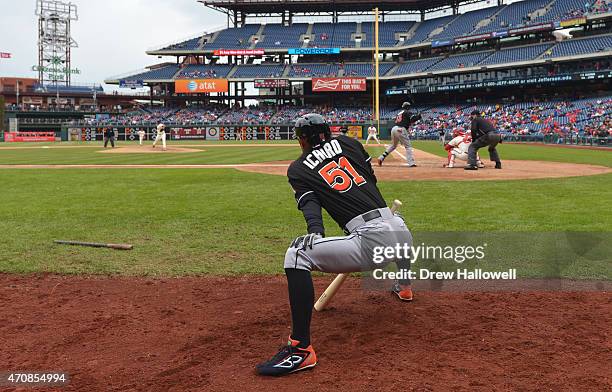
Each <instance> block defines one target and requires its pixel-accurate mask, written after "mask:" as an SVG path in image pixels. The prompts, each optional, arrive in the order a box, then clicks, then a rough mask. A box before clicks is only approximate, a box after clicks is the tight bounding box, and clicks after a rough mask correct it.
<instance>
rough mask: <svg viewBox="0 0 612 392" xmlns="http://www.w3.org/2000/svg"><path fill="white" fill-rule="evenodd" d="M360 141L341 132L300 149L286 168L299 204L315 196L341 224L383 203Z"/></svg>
mask: <svg viewBox="0 0 612 392" xmlns="http://www.w3.org/2000/svg"><path fill="white" fill-rule="evenodd" d="M370 160H371V158H370V156H369V155H368V153H367V152H366V151H365V149H364V148H363V145H362V144H361V143H360V142H358V141H357V140H354V139H352V138H350V137H347V136H344V135H340V136H338V137H335V138H332V140H331V141H329V142H327V143H324V144H323V145H322V146H319V147H318V148H315V149H313V150H312V151H310V152H305V153H303V154H302V155H301V156H300V157H299V158H298V159H297V160H296V161H294V162H293V163H292V164H291V165H290V166H289V169H288V170H287V177H288V178H289V183H290V184H291V186H292V187H293V190H294V191H295V199H296V200H297V203H298V208H299V209H300V210H301V209H302V206H303V205H304V204H305V203H307V202H308V201H310V200H313V199H315V200H316V201H317V202H318V203H319V204H320V205H321V207H323V208H324V209H325V210H326V211H327V212H328V213H329V215H330V216H331V217H332V218H333V219H334V220H335V221H336V222H337V223H338V224H339V225H340V227H341V228H344V226H345V225H346V224H347V223H348V222H349V221H350V220H351V219H353V218H354V217H356V216H358V215H361V214H364V213H366V212H368V211H371V210H374V209H376V208H383V207H386V206H387V205H386V203H385V200H384V199H383V197H382V195H381V194H380V191H379V190H378V187H377V186H376V176H375V175H374V171H373V170H372V165H371V164H370Z"/></svg>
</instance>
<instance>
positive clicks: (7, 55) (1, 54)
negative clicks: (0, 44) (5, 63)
mask: <svg viewBox="0 0 612 392" xmlns="http://www.w3.org/2000/svg"><path fill="white" fill-rule="evenodd" d="M10 58H11V54H10V53H6V52H0V59H10Z"/></svg>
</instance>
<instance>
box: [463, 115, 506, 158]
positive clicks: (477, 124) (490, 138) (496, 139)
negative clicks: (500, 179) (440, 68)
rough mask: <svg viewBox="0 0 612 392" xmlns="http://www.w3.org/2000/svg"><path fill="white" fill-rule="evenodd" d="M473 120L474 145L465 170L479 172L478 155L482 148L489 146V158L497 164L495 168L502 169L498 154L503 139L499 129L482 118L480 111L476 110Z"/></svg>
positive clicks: (469, 150) (471, 147) (469, 153)
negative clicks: (498, 145) (498, 146)
mask: <svg viewBox="0 0 612 392" xmlns="http://www.w3.org/2000/svg"><path fill="white" fill-rule="evenodd" d="M470 118H471V119H472V125H471V130H472V144H470V148H469V149H468V164H467V165H466V166H465V167H464V169H465V170H478V166H477V165H476V155H477V154H478V150H479V149H481V148H482V147H485V146H489V157H490V158H491V161H492V162H495V168H496V169H501V168H502V165H501V160H500V159H499V154H498V153H497V148H495V147H496V146H497V144H499V143H501V142H502V137H501V135H500V134H499V133H497V129H496V128H495V127H494V126H493V123H491V121H489V120H485V119H484V118H482V117H481V116H480V112H479V111H478V110H474V111H473V112H472V114H471V115H470Z"/></svg>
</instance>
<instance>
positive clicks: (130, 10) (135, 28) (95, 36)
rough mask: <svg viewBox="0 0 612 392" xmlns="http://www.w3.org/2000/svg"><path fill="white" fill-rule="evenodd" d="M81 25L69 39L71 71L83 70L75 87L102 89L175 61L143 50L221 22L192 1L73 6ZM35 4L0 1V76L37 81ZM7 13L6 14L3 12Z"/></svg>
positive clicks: (98, 1)
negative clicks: (109, 81)
mask: <svg viewBox="0 0 612 392" xmlns="http://www.w3.org/2000/svg"><path fill="white" fill-rule="evenodd" d="M72 2H73V3H75V4H76V5H77V7H78V14H79V20H78V21H76V22H73V24H72V36H73V38H74V39H75V40H76V41H77V43H78V45H79V47H78V48H75V49H73V50H72V66H73V67H76V68H79V69H80V70H81V75H77V76H76V77H74V79H73V83H74V84H78V83H96V84H98V83H102V82H103V80H104V79H105V78H108V77H109V76H113V75H117V74H122V73H125V72H129V71H132V70H135V69H140V68H143V67H144V66H146V65H151V64H155V63H157V62H161V61H172V60H173V58H170V57H168V58H164V59H163V60H160V59H158V58H157V57H155V56H148V55H146V54H145V51H146V50H147V49H150V48H151V47H156V46H160V45H162V44H165V43H171V42H176V41H179V40H181V39H183V38H187V37H191V36H194V35H196V34H198V33H201V32H202V31H205V30H210V29H211V28H212V27H215V26H220V25H223V23H224V22H225V16H224V15H222V14H219V13H216V12H214V11H212V10H210V9H209V8H206V7H204V6H203V5H202V4H201V3H198V2H197V1H196V0H76V1H74V0H73V1H72ZM35 5H36V2H35V0H20V1H14V0H0V9H1V10H3V12H2V13H0V37H2V41H0V51H2V52H10V53H12V54H13V58H11V59H8V60H5V59H2V60H0V76H21V77H36V76H37V75H36V73H35V72H32V71H31V67H32V65H34V64H37V62H38V57H37V56H38V51H37V42H36V38H37V31H38V26H37V18H36V15H35V14H34V10H35ZM7 10H8V11H7Z"/></svg>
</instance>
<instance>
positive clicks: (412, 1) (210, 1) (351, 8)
mask: <svg viewBox="0 0 612 392" xmlns="http://www.w3.org/2000/svg"><path fill="white" fill-rule="evenodd" d="M198 1H199V2H200V3H203V4H205V5H207V6H209V7H212V8H215V9H220V10H227V11H232V12H233V11H238V12H244V13H252V14H260V13H277V12H278V10H279V9H282V10H286V11H291V12H313V11H314V12H317V11H319V12H324V11H340V12H342V11H345V12H360V11H371V10H372V8H373V7H374V6H376V7H378V8H379V9H380V10H383V11H385V10H386V11H398V10H414V11H420V10H429V9H432V8H438V7H443V6H452V5H453V4H455V3H456V2H455V1H451V0H383V1H376V2H372V1H371V0H198Z"/></svg>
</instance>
